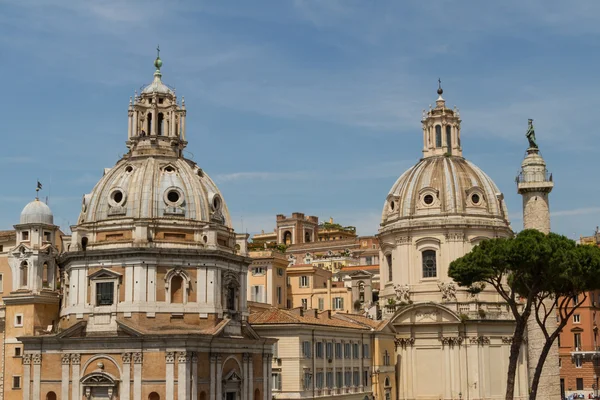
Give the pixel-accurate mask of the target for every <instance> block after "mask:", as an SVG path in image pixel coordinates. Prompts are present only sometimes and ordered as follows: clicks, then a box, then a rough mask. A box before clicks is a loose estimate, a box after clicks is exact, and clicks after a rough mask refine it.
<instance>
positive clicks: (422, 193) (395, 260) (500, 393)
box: [378, 87, 528, 400]
mask: <svg viewBox="0 0 600 400" xmlns="http://www.w3.org/2000/svg"><path fill="white" fill-rule="evenodd" d="M442 94H443V91H442V89H441V87H440V88H439V90H438V98H437V100H436V103H435V107H433V108H430V109H429V110H428V111H423V118H422V127H423V148H422V154H423V155H422V158H421V160H420V161H419V162H418V163H417V164H416V165H415V166H413V167H412V168H410V169H409V170H407V171H406V172H405V173H404V174H402V175H401V176H400V178H399V179H398V180H397V181H396V183H395V184H394V185H393V187H392V189H391V190H390V192H389V194H388V195H387V197H386V200H385V203H384V207H383V212H382V222H381V228H380V229H379V234H378V237H379V241H380V245H381V251H380V280H381V289H380V292H379V299H380V306H381V309H382V313H383V317H384V318H386V319H389V320H390V323H391V324H392V325H393V327H394V329H395V331H396V332H397V335H398V337H397V340H398V344H399V345H398V347H397V349H396V356H397V357H398V358H399V374H398V394H399V399H406V400H409V399H411V400H412V399H457V398H463V399H501V398H504V396H505V385H506V372H507V365H508V355H509V350H510V343H511V337H512V334H513V331H514V322H513V320H512V314H511V313H510V310H509V309H508V308H507V305H506V304H504V303H503V301H502V300H501V298H500V297H499V295H498V294H497V293H496V292H495V291H494V290H493V289H491V288H485V289H484V290H483V291H482V292H481V293H479V294H477V295H475V296H473V295H471V294H470V293H468V292H467V291H466V290H465V289H464V288H460V287H458V286H457V285H456V284H455V283H454V282H453V281H452V279H451V278H449V277H448V267H449V264H450V262H451V261H453V260H454V259H456V258H458V257H461V256H463V255H465V254H466V253H468V252H469V251H470V250H471V249H472V248H473V247H474V246H476V245H477V244H478V243H479V242H480V241H481V240H483V239H487V238H497V237H510V236H512V235H513V232H512V229H511V227H510V223H509V221H508V213H507V209H506V205H505V203H504V198H503V195H502V193H501V192H500V190H499V189H498V187H497V186H496V185H495V184H494V182H493V181H492V180H491V179H490V178H489V177H488V176H487V175H486V174H485V173H484V172H483V171H481V169H479V168H478V167H477V166H475V165H474V164H473V163H471V162H469V161H468V160H466V159H465V158H464V157H463V154H462V143H461V119H460V115H459V111H458V109H456V108H454V109H450V108H448V107H446V102H445V100H444V98H443V97H442ZM433 376H435V377H437V379H432V377H433ZM527 379H528V378H527V351H526V348H525V347H524V348H523V350H522V352H521V356H520V359H519V363H518V369H517V383H516V390H515V398H516V399H524V398H526V397H527V395H528V381H527Z"/></svg>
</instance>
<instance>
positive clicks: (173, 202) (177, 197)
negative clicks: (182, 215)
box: [164, 187, 183, 207]
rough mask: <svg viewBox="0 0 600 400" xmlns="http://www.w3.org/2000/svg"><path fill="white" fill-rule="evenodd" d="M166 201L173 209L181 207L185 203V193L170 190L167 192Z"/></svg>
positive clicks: (174, 189)
mask: <svg viewBox="0 0 600 400" xmlns="http://www.w3.org/2000/svg"><path fill="white" fill-rule="evenodd" d="M164 200H165V203H167V205H169V206H171V207H177V206H180V205H181V204H182V203H183V193H182V192H181V190H179V189H178V188H174V187H173V188H169V189H167V191H166V192H165V195H164Z"/></svg>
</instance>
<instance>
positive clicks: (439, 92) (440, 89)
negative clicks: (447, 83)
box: [437, 78, 444, 96]
mask: <svg viewBox="0 0 600 400" xmlns="http://www.w3.org/2000/svg"><path fill="white" fill-rule="evenodd" d="M442 93H444V89H442V80H441V79H440V78H438V90H437V94H439V95H440V96H441V95H442Z"/></svg>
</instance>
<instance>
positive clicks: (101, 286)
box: [96, 282, 115, 306]
mask: <svg viewBox="0 0 600 400" xmlns="http://www.w3.org/2000/svg"><path fill="white" fill-rule="evenodd" d="M114 287H115V284H114V283H113V282H100V283H96V305H97V306H112V305H113V303H114Z"/></svg>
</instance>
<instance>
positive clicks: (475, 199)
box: [471, 193, 481, 204]
mask: <svg viewBox="0 0 600 400" xmlns="http://www.w3.org/2000/svg"><path fill="white" fill-rule="evenodd" d="M471 201H472V202H473V204H479V202H480V201H481V199H480V198H479V195H478V194H477V193H475V194H473V195H472V196H471Z"/></svg>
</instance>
